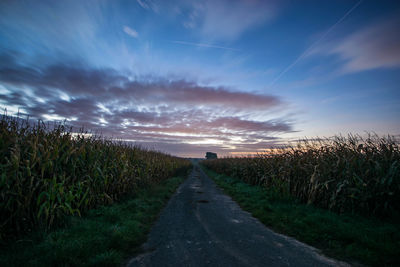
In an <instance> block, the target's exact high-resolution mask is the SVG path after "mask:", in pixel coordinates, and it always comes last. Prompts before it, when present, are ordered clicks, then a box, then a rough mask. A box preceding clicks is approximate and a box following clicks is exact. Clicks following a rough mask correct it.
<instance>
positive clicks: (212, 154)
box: [206, 152, 218, 159]
mask: <svg viewBox="0 0 400 267" xmlns="http://www.w3.org/2000/svg"><path fill="white" fill-rule="evenodd" d="M216 158H218V157H217V153H213V152H207V153H206V159H216Z"/></svg>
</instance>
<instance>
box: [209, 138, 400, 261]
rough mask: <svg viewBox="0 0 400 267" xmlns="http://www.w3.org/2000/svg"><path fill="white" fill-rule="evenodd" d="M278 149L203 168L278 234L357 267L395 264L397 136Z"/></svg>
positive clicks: (399, 189)
mask: <svg viewBox="0 0 400 267" xmlns="http://www.w3.org/2000/svg"><path fill="white" fill-rule="evenodd" d="M273 152H274V153H272V154H271V153H270V154H259V155H258V156H256V157H242V158H222V159H213V160H205V161H203V162H202V165H203V166H205V167H206V169H205V171H206V172H207V174H208V175H209V176H210V177H212V178H213V179H214V181H215V182H216V183H217V184H218V185H219V186H220V187H221V188H223V189H224V192H225V193H227V194H229V195H230V196H231V197H232V198H233V199H234V200H235V201H237V202H238V203H239V205H240V206H241V207H242V208H243V209H245V210H247V211H248V212H250V213H251V214H252V215H253V216H254V217H256V218H258V219H259V220H260V221H261V222H263V223H264V224H265V225H267V226H268V227H271V228H272V229H274V230H275V231H277V232H280V233H283V234H285V235H289V236H292V237H295V238H296V239H298V240H300V241H302V242H305V243H307V244H309V245H312V246H314V247H317V248H319V249H321V250H322V251H323V252H324V253H325V254H327V255H329V256H331V257H334V258H338V259H342V260H344V261H347V262H350V263H355V264H356V265H357V264H358V263H361V264H365V265H370V266H398V264H399V259H398V255H399V253H400V251H399V230H400V229H399V227H398V225H399V221H400V220H399V219H400V218H399V212H400V209H399V207H400V206H399V205H400V204H399V203H400V195H399V193H400V169H399V168H400V150H399V143H398V142H397V141H396V140H395V139H394V138H392V137H387V138H379V137H377V136H370V137H369V138H367V139H365V140H364V139H362V138H360V137H358V136H349V137H348V138H343V137H335V138H333V139H329V140H318V141H317V142H310V141H301V142H299V143H298V144H297V145H295V146H292V147H285V148H282V149H276V150H273Z"/></svg>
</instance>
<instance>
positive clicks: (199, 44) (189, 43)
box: [171, 41, 239, 51]
mask: <svg viewBox="0 0 400 267" xmlns="http://www.w3.org/2000/svg"><path fill="white" fill-rule="evenodd" d="M171 43H174V44H183V45H191V46H198V47H208V48H218V49H225V50H232V51H239V49H236V48H230V47H225V46H219V45H212V44H203V43H191V42H183V41H171Z"/></svg>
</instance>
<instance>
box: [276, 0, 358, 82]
mask: <svg viewBox="0 0 400 267" xmlns="http://www.w3.org/2000/svg"><path fill="white" fill-rule="evenodd" d="M362 1H364V0H360V1H358V2H357V3H356V4H355V5H354V6H353V7H352V8H350V10H349V11H347V12H346V14H344V16H343V17H341V18H340V19H339V20H338V21H337V22H336V23H335V24H333V25H332V26H331V27H330V28H329V29H328V30H327V31H326V32H325V33H324V34H323V35H322V36H321V37H320V38H319V39H318V40H317V41H315V42H314V43H313V44H312V45H311V46H310V47H308V48H307V49H306V50H305V51H304V52H303V53H302V54H301V55H300V56H299V57H298V58H296V60H295V61H293V63H292V64H290V65H289V66H287V67H286V69H284V70H283V71H282V72H281V73H279V75H278V76H277V77H276V78H275V79H274V80H273V81H272V82H271V84H270V85H269V86H273V85H274V84H275V83H276V82H277V81H278V80H279V79H280V78H281V77H282V76H283V75H284V74H285V73H286V72H288V71H289V70H290V69H291V68H293V67H294V65H296V64H297V63H298V62H299V61H300V60H302V59H303V58H304V57H305V56H306V55H307V54H308V52H310V50H311V49H313V48H314V47H315V46H316V45H317V44H318V43H319V42H321V41H322V40H323V39H324V38H325V37H326V36H327V35H328V34H329V33H330V32H331V31H332V30H333V29H334V28H335V27H336V26H337V25H338V24H339V23H341V22H342V21H343V20H344V19H345V18H346V17H347V16H348V15H350V13H351V12H353V11H354V9H356V8H357V7H358V6H359V5H360V4H361V2H362Z"/></svg>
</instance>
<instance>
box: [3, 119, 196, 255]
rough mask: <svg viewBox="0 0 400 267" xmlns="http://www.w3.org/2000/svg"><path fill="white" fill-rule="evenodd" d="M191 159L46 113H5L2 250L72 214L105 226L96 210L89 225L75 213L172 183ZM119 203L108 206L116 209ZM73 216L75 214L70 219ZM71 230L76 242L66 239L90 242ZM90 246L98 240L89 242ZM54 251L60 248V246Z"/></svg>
mask: <svg viewBox="0 0 400 267" xmlns="http://www.w3.org/2000/svg"><path fill="white" fill-rule="evenodd" d="M190 166H191V163H190V161H188V160H186V159H182V158H177V157H173V156H170V155H166V154H163V153H160V152H155V151H149V150H146V149H143V148H140V147H138V146H132V145H129V144H127V143H124V142H121V141H119V142H118V141H114V140H109V139H104V138H102V137H100V136H96V135H90V134H87V133H85V132H80V133H78V134H76V133H73V132H72V129H71V128H68V127H66V126H65V125H61V124H59V125H53V126H50V125H49V124H44V123H43V122H40V121H39V122H37V123H36V124H32V123H31V122H30V121H28V120H22V119H19V118H13V117H8V116H2V117H1V119H0V245H1V247H2V250H3V251H5V250H4V249H3V248H5V247H9V246H11V245H10V244H11V243H13V242H19V243H25V240H26V237H27V236H37V235H41V236H43V235H46V233H51V232H52V231H53V230H54V229H63V227H70V226H71V224H70V223H71V221H72V225H74V222H75V224H76V226H75V227H78V228H79V227H81V228H82V227H83V228H84V227H87V228H88V229H87V231H88V232H89V228H91V227H92V228H93V230H94V231H96V228H98V227H100V229H101V227H102V226H101V225H98V223H97V218H96V219H94V221H93V223H89V225H90V226H88V224H86V226H83V225H85V224H83V223H82V222H83V221H84V220H86V219H82V220H83V221H82V222H81V221H80V219H79V218H75V217H81V216H83V217H85V218H86V215H88V216H89V217H88V218H91V217H90V216H92V217H93V216H94V217H95V215H93V212H95V210H94V211H93V209H95V208H99V207H102V206H106V205H111V204H113V203H116V202H119V201H120V200H121V199H124V198H126V196H131V197H133V198H134V199H136V197H139V195H140V194H142V195H143V194H144V193H143V190H153V189H154V188H157V187H158V186H160V184H163V185H164V186H165V185H166V184H165V183H167V184H168V183H169V180H168V179H169V178H171V177H174V176H175V175H176V174H177V173H178V172H179V171H182V170H187V169H188V168H189V167H190ZM172 181H175V182H176V181H178V180H177V179H174V180H172ZM171 188H176V184H174V183H173V184H170V185H169V186H167V188H166V189H165V190H161V191H163V192H162V193H160V194H161V195H160V196H159V198H160V199H163V198H164V196H165V194H166V192H169V193H170V189H171ZM169 193H168V194H169ZM145 195H146V194H145ZM149 196H150V195H147V197H149ZM139 199H140V197H139ZM155 199H157V197H156V196H155ZM152 200H154V199H153V198H152V197H151V198H149V199H148V200H146V199H142V200H140V201H144V202H145V203H149V202H148V201H150V202H151V201H152ZM135 201H139V200H135ZM163 203H164V202H163ZM138 205H139V206H138V209H139V211H140V209H144V210H143V214H146V213H147V212H150V211H149V210H147V208H143V207H141V205H140V204H138ZM146 205H150V206H151V205H153V204H146ZM154 205H155V206H156V207H153V208H151V209H152V210H153V209H154V211H156V213H157V212H158V211H159V209H160V206H157V205H156V204H154ZM112 207H114V206H112ZM121 207H122V206H121ZM113 209H114V208H112V210H110V211H107V212H106V213H109V212H111V213H112V212H114V211H113ZM116 209H117V208H116ZM100 210H101V209H100ZM117 213H118V212H117ZM133 213H135V211H134V209H133ZM84 215H85V216H84ZM122 215H123V214H122V213H121V214H117V215H115V216H114V215H113V216H111V217H115V220H116V221H119V220H120V219H119V218H118V216H122ZM107 216H108V215H107ZM72 217H74V218H73V219H71V218H72ZM94 217H93V218H94ZM108 217H110V216H108ZM108 217H107V218H108ZM145 217H146V218H145V219H144V220H151V218H153V217H154V213H153V212H150V213H149V215H148V216H147V215H146V216H145ZM121 218H124V217H121ZM87 220H90V219H87ZM100 220H101V219H100ZM105 220H107V219H105ZM95 221H96V222H95ZM76 222H78V223H76ZM81 223H82V225H81ZM99 224H100V223H99ZM114 226H115V227H116V228H115V233H116V235H118V233H124V231H136V230H137V229H140V227H141V226H140V227H139V226H135V225H133V228H132V227H131V228H129V227H127V228H126V227H125V226H123V224H119V223H114ZM120 227H122V228H120ZM135 227H136V228H135ZM138 227H139V228H138ZM83 228H82V229H83ZM129 229H131V230H129ZM132 229H133V230H132ZM135 229H136V230H135ZM60 231H61V232H62V231H64V230H60ZM66 231H67V230H66ZM79 231H81V230H79ZM82 231H83V230H82ZM63 235H64V234H57V232H55V234H54V233H52V234H51V235H49V236H48V238H50V239H51V240H49V241H46V242H50V243H51V242H53V243H54V246H56V247H57V246H64V241H57V240H58V239H59V236H63ZM65 235H66V236H69V235H70V234H68V233H67V234H65ZM139 236H140V234H139ZM123 237H124V238H128V239H129V238H136V237H129V235H128V234H127V235H123ZM46 238H47V237H45V239H46ZM54 238H55V239H54ZM68 238H70V239H71V242H70V243H68V242H67V243H65V245H66V246H70V247H71V249H76V248H74V247H75V245H74V242H75V243H76V247H79V246H83V245H82V244H81V243H80V239H79V238H78V239H76V241H73V240H74V238H72V237H68ZM99 238H100V239H101V238H102V237H99ZM34 239H35V238H34ZM35 240H36V241H32V239H31V238H28V241H27V242H28V243H29V242H34V243H35V242H39V241H38V239H35ZM52 240H53V241H52ZM54 240H56V241H54ZM82 242H86V241H82ZM88 242H89V241H88ZM90 242H91V241H90ZM98 242H100V241H98ZM135 242H136V241H135ZM53 243H52V244H53ZM122 243H123V242H122ZM95 244H98V245H99V244H100V243H95ZM86 246H91V245H90V244H86ZM96 246H97V245H96ZM99 246H103V245H99ZM116 246H117V245H116ZM38 249H40V248H38ZM82 250H84V249H83V247H82ZM53 251H54V253H56V251H57V249H54V250H53ZM41 253H42V252H41ZM82 253H85V252H82ZM110 253H117V254H118V253H119V252H118V251H114V252H112V251H111V252H110ZM78 254H79V253H78ZM78 254H77V255H78ZM118 255H120V254H118ZM2 258H3V257H2Z"/></svg>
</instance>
